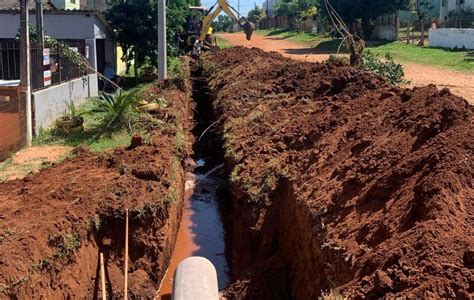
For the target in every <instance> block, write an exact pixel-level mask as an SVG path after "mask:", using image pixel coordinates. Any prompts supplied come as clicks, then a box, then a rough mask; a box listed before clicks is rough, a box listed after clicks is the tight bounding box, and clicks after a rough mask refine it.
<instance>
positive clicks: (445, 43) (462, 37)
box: [429, 28, 474, 49]
mask: <svg viewBox="0 0 474 300" xmlns="http://www.w3.org/2000/svg"><path fill="white" fill-rule="evenodd" d="M429 39H430V46H431V47H443V48H451V49H453V48H463V47H464V48H466V49H474V29H467V28H459V29H458V28H438V29H433V28H430V31H429Z"/></svg>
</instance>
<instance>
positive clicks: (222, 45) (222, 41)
mask: <svg viewBox="0 0 474 300" xmlns="http://www.w3.org/2000/svg"><path fill="white" fill-rule="evenodd" d="M216 38H217V46H218V47H219V48H221V49H227V48H232V47H234V45H232V44H231V43H229V42H228V41H227V40H226V39H223V38H221V37H220V36H219V35H217V36H216Z"/></svg>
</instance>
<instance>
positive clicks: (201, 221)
mask: <svg viewBox="0 0 474 300" xmlns="http://www.w3.org/2000/svg"><path fill="white" fill-rule="evenodd" d="M194 91H195V92H194V99H195V101H196V113H195V119H196V123H197V125H196V128H195V130H194V134H195V135H196V136H197V137H199V136H200V134H201V133H202V132H204V130H205V128H206V127H207V126H209V125H210V124H212V113H211V110H210V109H211V108H210V105H209V102H208V99H207V98H205V97H207V89H206V88H205V87H202V86H201V85H200V84H198V85H195V86H194ZM215 140H216V138H215V136H214V135H213V134H212V133H206V135H204V136H203V138H201V140H200V141H198V142H196V144H195V145H194V152H195V154H196V155H195V156H196V168H195V171H194V172H187V173H186V184H185V198H184V206H183V216H182V220H181V224H180V227H179V231H178V236H177V240H176V245H175V249H174V251H173V255H172V258H171V262H170V265H169V268H168V270H167V272H166V275H165V277H164V278H163V280H162V282H161V286H160V290H159V292H158V294H159V295H160V298H161V299H170V298H171V292H172V288H173V275H174V272H175V270H176V267H177V265H178V264H179V263H180V262H181V261H182V260H183V259H185V258H187V257H190V256H202V257H205V258H207V259H209V260H210V261H211V262H212V263H213V264H214V266H215V268H216V271H217V277H218V284H219V289H223V288H224V287H226V286H227V285H228V283H229V267H228V264H227V259H226V255H225V231H224V224H223V220H222V217H221V209H220V204H221V200H222V197H225V196H224V195H225V193H226V189H227V186H226V185H227V181H226V177H225V176H223V175H222V173H221V172H222V169H223V168H222V167H223V165H220V164H219V159H216V157H218V156H219V155H218V154H217V152H218V151H219V149H216V145H215Z"/></svg>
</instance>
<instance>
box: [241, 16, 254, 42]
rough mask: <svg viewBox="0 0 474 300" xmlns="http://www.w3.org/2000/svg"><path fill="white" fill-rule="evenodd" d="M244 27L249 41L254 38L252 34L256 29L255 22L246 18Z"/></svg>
mask: <svg viewBox="0 0 474 300" xmlns="http://www.w3.org/2000/svg"><path fill="white" fill-rule="evenodd" d="M242 29H243V30H244V32H245V37H246V38H247V41H250V39H251V38H252V34H253V32H254V31H255V24H254V23H252V22H250V21H247V20H245V23H244V25H242Z"/></svg>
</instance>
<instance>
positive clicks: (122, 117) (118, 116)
mask: <svg viewBox="0 0 474 300" xmlns="http://www.w3.org/2000/svg"><path fill="white" fill-rule="evenodd" d="M139 92H141V90H138V89H136V90H133V91H131V92H123V91H120V90H119V91H117V92H116V93H115V94H108V93H101V94H100V95H99V97H97V98H93V99H92V104H91V109H90V110H89V113H104V121H105V122H106V125H107V126H117V125H124V124H125V123H128V122H129V118H130V116H131V114H132V113H133V112H135V109H136V105H137V102H138V96H137V94H138V93H139Z"/></svg>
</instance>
